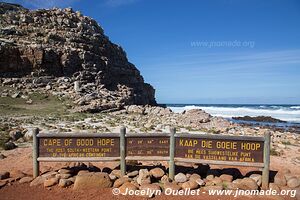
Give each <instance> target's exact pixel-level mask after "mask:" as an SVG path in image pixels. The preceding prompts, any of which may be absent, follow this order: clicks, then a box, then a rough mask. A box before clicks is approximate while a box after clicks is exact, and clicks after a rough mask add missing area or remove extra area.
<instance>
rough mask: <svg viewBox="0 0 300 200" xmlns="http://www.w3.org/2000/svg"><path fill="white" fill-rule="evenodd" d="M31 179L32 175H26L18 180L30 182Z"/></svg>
mask: <svg viewBox="0 0 300 200" xmlns="http://www.w3.org/2000/svg"><path fill="white" fill-rule="evenodd" d="M32 180H33V178H32V177H29V176H26V177H23V178H21V179H20V180H19V183H30V182H31V181H32Z"/></svg>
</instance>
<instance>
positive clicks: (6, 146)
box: [3, 142, 18, 150]
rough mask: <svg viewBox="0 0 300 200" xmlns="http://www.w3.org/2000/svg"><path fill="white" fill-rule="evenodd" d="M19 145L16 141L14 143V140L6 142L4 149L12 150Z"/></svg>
mask: <svg viewBox="0 0 300 200" xmlns="http://www.w3.org/2000/svg"><path fill="white" fill-rule="evenodd" d="M17 147H18V146H17V145H16V144H15V143H13V142H6V143H4V145H3V149H4V150H12V149H15V148H17Z"/></svg>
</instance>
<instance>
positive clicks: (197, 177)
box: [188, 174, 201, 181]
mask: <svg viewBox="0 0 300 200" xmlns="http://www.w3.org/2000/svg"><path fill="white" fill-rule="evenodd" d="M188 179H189V180H190V181H196V180H198V179H201V176H200V175H199V174H192V175H191V176H190V177H189V178H188Z"/></svg>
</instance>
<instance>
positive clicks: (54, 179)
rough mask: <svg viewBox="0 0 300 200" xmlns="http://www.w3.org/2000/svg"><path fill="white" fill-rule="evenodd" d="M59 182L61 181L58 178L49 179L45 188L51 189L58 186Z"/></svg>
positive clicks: (45, 183)
mask: <svg viewBox="0 0 300 200" xmlns="http://www.w3.org/2000/svg"><path fill="white" fill-rule="evenodd" d="M58 181H59V179H58V178H56V177H55V178H49V179H46V180H45V181H44V187H51V186H54V185H56V184H58Z"/></svg>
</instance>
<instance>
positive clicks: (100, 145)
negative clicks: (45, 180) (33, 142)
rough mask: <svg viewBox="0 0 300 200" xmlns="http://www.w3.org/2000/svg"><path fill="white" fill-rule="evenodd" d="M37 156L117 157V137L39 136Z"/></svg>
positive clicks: (118, 151) (118, 140)
mask: <svg viewBox="0 0 300 200" xmlns="http://www.w3.org/2000/svg"><path fill="white" fill-rule="evenodd" d="M38 154H39V157H51V158H57V157H63V158H65V157H67V158H72V157H118V156H120V139H119V138H118V137H41V138H39V153H38Z"/></svg>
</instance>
